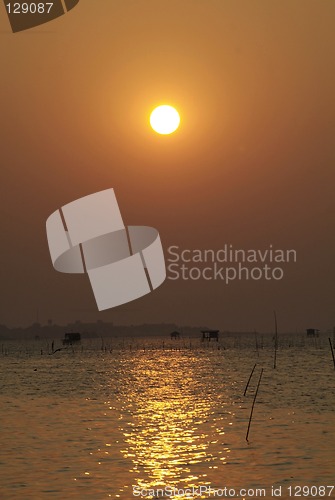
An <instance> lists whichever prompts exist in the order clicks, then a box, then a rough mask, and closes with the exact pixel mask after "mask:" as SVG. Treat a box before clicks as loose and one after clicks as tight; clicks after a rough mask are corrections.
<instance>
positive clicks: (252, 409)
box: [245, 368, 263, 443]
mask: <svg viewBox="0 0 335 500" xmlns="http://www.w3.org/2000/svg"><path fill="white" fill-rule="evenodd" d="M262 375H263V368H262V369H261V374H260V376H259V379H258V384H257V387H256V391H255V395H254V400H253V402H252V407H251V412H250V417H249V424H248V430H247V435H246V436H245V439H246V441H247V442H248V443H249V440H248V437H249V431H250V425H251V421H252V414H253V411H254V406H255V403H256V398H257V394H258V389H259V386H260V384H261V380H262Z"/></svg>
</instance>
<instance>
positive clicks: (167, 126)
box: [150, 104, 180, 135]
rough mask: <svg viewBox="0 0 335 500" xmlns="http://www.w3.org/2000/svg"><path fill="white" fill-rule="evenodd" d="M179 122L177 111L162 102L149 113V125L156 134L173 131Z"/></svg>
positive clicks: (165, 133)
mask: <svg viewBox="0 0 335 500" xmlns="http://www.w3.org/2000/svg"><path fill="white" fill-rule="evenodd" d="M179 124H180V116H179V113H178V111H177V110H176V109H175V108H173V107H172V106H168V105H167V104H164V105H162V106H158V107H157V108H155V109H154V110H153V112H152V113H151V115H150V125H151V127H152V128H153V129H154V131H155V132H157V134H162V135H167V134H172V132H175V131H176V130H177V128H178V127H179Z"/></svg>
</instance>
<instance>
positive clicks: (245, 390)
mask: <svg viewBox="0 0 335 500" xmlns="http://www.w3.org/2000/svg"><path fill="white" fill-rule="evenodd" d="M256 366H257V363H255V364H254V367H253V369H252V370H251V373H250V376H249V379H248V382H247V385H246V386H245V389H244V393H243V396H245V395H246V393H247V390H248V387H249V384H250V380H251V377H252V375H253V373H254V371H255V368H256Z"/></svg>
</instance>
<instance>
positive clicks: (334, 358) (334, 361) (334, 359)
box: [328, 337, 335, 370]
mask: <svg viewBox="0 0 335 500" xmlns="http://www.w3.org/2000/svg"><path fill="white" fill-rule="evenodd" d="M328 340H329V345H330V350H331V352H332V356H333V363H334V370H335V356H334V349H333V346H332V341H331V339H330V337H329V338H328Z"/></svg>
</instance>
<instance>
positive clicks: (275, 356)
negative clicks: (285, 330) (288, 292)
mask: <svg viewBox="0 0 335 500" xmlns="http://www.w3.org/2000/svg"><path fill="white" fill-rule="evenodd" d="M273 314H274V317H275V355H274V360H273V368H277V349H278V326H277V314H276V311H273Z"/></svg>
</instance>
